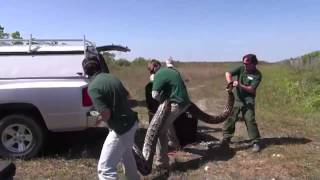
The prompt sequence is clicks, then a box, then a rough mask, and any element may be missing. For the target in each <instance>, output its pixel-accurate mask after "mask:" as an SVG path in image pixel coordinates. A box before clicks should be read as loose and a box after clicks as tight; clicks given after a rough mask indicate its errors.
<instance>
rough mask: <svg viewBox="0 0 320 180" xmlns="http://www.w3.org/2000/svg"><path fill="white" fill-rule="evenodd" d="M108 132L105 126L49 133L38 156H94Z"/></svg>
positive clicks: (97, 154)
mask: <svg viewBox="0 0 320 180" xmlns="http://www.w3.org/2000/svg"><path fill="white" fill-rule="evenodd" d="M107 134H108V130H107V129H105V128H92V129H88V130H85V131H79V132H63V133H50V134H49V135H48V140H47V142H46V145H45V147H44V149H43V150H42V153H40V155H39V156H40V157H63V158H66V159H79V158H96V159H98V158H99V156H100V152H101V148H102V145H103V143H104V140H105V138H106V136H107Z"/></svg>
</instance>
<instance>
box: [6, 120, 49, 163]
mask: <svg viewBox="0 0 320 180" xmlns="http://www.w3.org/2000/svg"><path fill="white" fill-rule="evenodd" d="M44 140H45V131H44V129H43V128H42V127H41V125H40V124H38V123H37V122H36V121H35V119H34V118H33V117H30V116H26V115H20V114H19V115H18V114H16V115H8V116H5V117H3V118H2V119H1V120H0V155H1V156H2V157H9V158H12V157H23V158H31V157H33V156H35V155H37V153H38V152H39V151H40V149H41V148H42V146H43V143H44Z"/></svg>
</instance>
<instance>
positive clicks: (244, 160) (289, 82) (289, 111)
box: [14, 62, 320, 180]
mask: <svg viewBox="0 0 320 180" xmlns="http://www.w3.org/2000/svg"><path fill="white" fill-rule="evenodd" d="M237 65H238V63H213V62H212V63H209V62H208V63H179V64H178V66H177V68H178V69H179V70H180V72H181V73H182V74H183V77H184V79H185V80H186V81H187V83H186V85H187V87H188V91H189V94H190V96H191V99H192V101H193V102H194V103H196V104H197V105H198V106H199V107H201V108H202V109H203V110H205V111H206V112H209V113H218V112H219V111H221V110H222V109H223V105H224V103H225V101H226V93H225V91H224V87H225V80H224V72H225V71H226V70H228V69H230V68H233V67H235V66H237ZM258 67H259V68H260V70H261V71H262V73H263V80H262V83H261V85H260V87H259V89H258V94H257V99H256V101H257V106H256V109H257V110H256V119H257V122H258V126H259V129H260V131H261V135H262V143H263V150H262V151H261V152H260V153H257V154H254V153H251V149H250V147H249V145H248V143H247V141H246V140H247V132H246V127H245V125H244V122H242V121H240V122H238V123H237V127H236V128H237V129H236V134H235V137H234V138H233V141H234V143H233V144H232V150H230V151H228V152H224V151H221V149H219V147H218V146H212V147H211V148H208V147H207V146H206V142H217V140H218V139H220V138H221V124H218V125H208V124H204V123H199V130H198V135H199V143H197V144H194V145H192V146H191V145H190V146H188V147H186V148H185V149H184V151H180V152H178V153H177V154H175V155H174V156H170V158H171V162H172V163H171V166H172V172H171V173H170V178H169V179H199V180H200V179H320V168H319V167H320V122H319V119H320V118H319V117H320V113H319V112H320V100H319V99H320V98H319V94H320V85H319V84H320V83H319V82H320V80H319V77H320V76H319V75H320V73H319V70H317V69H310V70H305V71H301V70H295V69H292V68H290V67H288V66H287V65H285V64H280V63H278V64H261V65H259V66H258ZM111 72H112V73H114V74H116V75H117V76H118V77H120V79H122V80H123V82H124V84H125V86H126V87H127V89H128V90H129V91H130V93H131V96H132V98H134V99H136V100H137V101H138V102H139V103H138V106H137V107H135V108H134V109H135V110H136V111H138V112H139V118H140V120H141V124H140V125H141V128H145V127H147V125H148V124H147V110H146V108H145V107H144V103H143V101H144V86H145V84H146V83H147V82H148V78H149V75H148V73H147V71H146V67H145V66H138V65H135V66H133V65H132V66H128V67H116V66H114V67H111ZM317 88H318V89H317ZM105 136H106V133H105V132H104V131H103V130H101V129H100V130H99V129H98V130H97V129H91V130H88V131H86V132H76V133H64V134H53V135H51V136H50V138H49V140H48V144H49V145H48V146H47V147H46V148H45V149H44V151H43V152H42V154H41V155H40V156H39V157H37V158H34V159H31V160H14V163H15V164H16V166H17V171H16V177H15V179H97V173H96V165H97V160H98V158H99V153H100V149H101V147H102V143H103V141H104V138H105ZM206 166H207V167H208V170H207V171H206V170H204V168H205V167H206ZM119 172H120V174H121V173H122V170H121V168H120V167H119ZM121 178H122V179H123V175H121ZM142 178H143V179H161V178H162V177H159V176H157V174H156V173H153V174H151V175H150V176H147V177H142Z"/></svg>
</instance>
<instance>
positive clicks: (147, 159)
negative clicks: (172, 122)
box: [133, 85, 234, 176]
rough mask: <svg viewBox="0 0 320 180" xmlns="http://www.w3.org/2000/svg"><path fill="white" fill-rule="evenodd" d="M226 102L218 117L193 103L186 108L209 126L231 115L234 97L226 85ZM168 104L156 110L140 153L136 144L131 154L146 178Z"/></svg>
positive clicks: (149, 171) (229, 87)
mask: <svg viewBox="0 0 320 180" xmlns="http://www.w3.org/2000/svg"><path fill="white" fill-rule="evenodd" d="M227 93H228V101H227V104H226V105H225V107H224V111H223V112H222V113H221V114H219V115H210V114H207V113H205V112H203V111H202V110H201V109H200V108H199V107H197V106H196V105H195V104H194V103H191V105H190V107H189V108H188V112H189V113H191V115H192V116H193V117H195V118H197V119H199V120H201V121H203V122H206V123H209V124H217V123H221V122H223V121H224V120H225V119H226V118H227V117H228V116H229V115H230V114H231V113H232V109H233V105H234V95H233V93H232V86H230V85H228V87H227ZM170 109H171V107H170V103H169V101H168V100H166V101H164V102H163V103H162V104H160V106H159V107H158V110H157V112H156V114H155V115H154V117H153V118H152V120H151V122H150V125H149V127H148V130H147V133H146V136H145V140H144V144H143V149H142V151H141V150H140V149H139V148H138V146H137V145H136V144H134V146H133V154H134V156H135V159H136V164H137V168H138V170H139V172H140V173H141V174H142V175H144V176H146V175H148V174H150V173H151V170H152V163H153V156H154V154H155V150H156V144H157V140H158V137H159V131H160V129H161V126H162V125H163V121H164V120H165V119H166V117H167V116H168V115H169V113H170Z"/></svg>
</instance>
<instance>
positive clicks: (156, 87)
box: [152, 68, 190, 105]
mask: <svg viewBox="0 0 320 180" xmlns="http://www.w3.org/2000/svg"><path fill="white" fill-rule="evenodd" d="M152 90H153V91H158V92H159V93H160V94H161V99H162V100H164V99H169V100H170V102H175V103H178V104H181V105H185V104H187V103H189V102H190V100H189V95H188V92H187V88H186V86H185V84H184V82H183V80H182V78H181V76H180V73H179V72H178V71H177V70H175V69H173V68H161V69H159V71H158V72H157V73H156V74H155V76H154V81H153V86H152Z"/></svg>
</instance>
